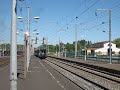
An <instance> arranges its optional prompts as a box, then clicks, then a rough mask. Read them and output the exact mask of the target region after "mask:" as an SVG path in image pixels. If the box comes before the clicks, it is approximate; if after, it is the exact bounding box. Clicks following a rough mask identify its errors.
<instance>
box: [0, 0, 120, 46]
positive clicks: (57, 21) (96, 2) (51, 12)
mask: <svg viewBox="0 0 120 90" xmlns="http://www.w3.org/2000/svg"><path fill="white" fill-rule="evenodd" d="M11 1H12V0H1V2H0V41H1V42H0V43H4V42H10V32H11V5H12V2H11ZM26 7H30V31H31V38H32V39H35V37H38V38H39V41H38V44H37V45H40V44H41V43H42V41H41V40H42V38H43V37H46V38H48V43H49V44H56V43H58V41H59V38H60V41H61V42H63V43H67V42H69V43H72V42H73V41H75V31H76V30H77V40H81V39H85V40H90V41H92V42H93V43H94V42H101V41H108V40H109V32H108V31H109V23H108V21H109V14H108V10H105V11H102V10H101V11H96V10H97V9H110V10H111V11H112V14H111V18H112V24H111V28H112V37H111V38H112V40H114V39H116V38H119V37H120V32H119V29H120V25H119V21H120V0H25V1H23V2H20V1H19V0H17V17H18V16H22V17H23V19H22V20H18V19H17V31H18V32H19V34H18V35H17V42H18V43H21V44H23V40H24V35H23V33H24V32H26V31H27V8H26ZM21 8H22V9H21ZM95 12H96V14H95ZM35 16H39V17H40V19H39V20H35V19H34V17H35ZM21 21H22V22H21ZM102 22H105V23H104V24H102ZM20 29H22V30H23V31H20ZM36 29H37V31H36V32H39V34H38V35H35V33H34V30H36ZM103 30H105V31H106V33H105V32H102V31H103Z"/></svg>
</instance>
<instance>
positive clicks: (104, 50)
mask: <svg viewBox="0 0 120 90" xmlns="http://www.w3.org/2000/svg"><path fill="white" fill-rule="evenodd" d="M109 51H110V50H109V42H108V41H104V42H97V43H94V44H93V45H92V47H91V48H88V49H87V53H88V54H93V55H94V54H97V55H109ZM111 51H112V54H113V55H118V54H120V48H117V47H116V44H114V43H111Z"/></svg>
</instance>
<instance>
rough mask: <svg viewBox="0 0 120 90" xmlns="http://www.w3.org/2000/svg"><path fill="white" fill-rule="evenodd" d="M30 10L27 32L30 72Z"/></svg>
mask: <svg viewBox="0 0 120 90" xmlns="http://www.w3.org/2000/svg"><path fill="white" fill-rule="evenodd" d="M27 9H28V19H27V20H28V26H27V30H28V36H27V38H28V42H27V71H28V67H29V62H30V7H27Z"/></svg>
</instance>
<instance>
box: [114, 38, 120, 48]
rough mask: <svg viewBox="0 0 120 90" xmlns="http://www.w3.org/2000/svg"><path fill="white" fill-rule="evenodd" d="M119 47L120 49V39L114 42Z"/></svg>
mask: <svg viewBox="0 0 120 90" xmlns="http://www.w3.org/2000/svg"><path fill="white" fill-rule="evenodd" d="M113 42H114V43H115V44H116V46H117V47H120V38H117V39H115V40H113Z"/></svg>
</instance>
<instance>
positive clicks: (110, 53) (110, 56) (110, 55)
mask: <svg viewBox="0 0 120 90" xmlns="http://www.w3.org/2000/svg"><path fill="white" fill-rule="evenodd" d="M109 58H110V64H111V63H112V52H111V10H109Z"/></svg>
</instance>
